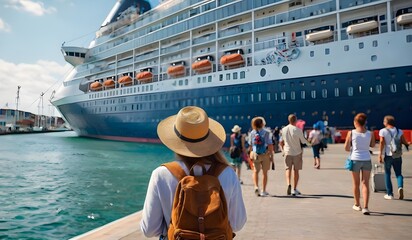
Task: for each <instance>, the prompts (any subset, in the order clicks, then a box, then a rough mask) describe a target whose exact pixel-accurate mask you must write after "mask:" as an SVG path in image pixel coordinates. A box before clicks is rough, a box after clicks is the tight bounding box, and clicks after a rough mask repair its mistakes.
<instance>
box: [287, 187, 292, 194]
mask: <svg viewBox="0 0 412 240" xmlns="http://www.w3.org/2000/svg"><path fill="white" fill-rule="evenodd" d="M291 189H292V186H290V185H289V186H288V190H286V194H287V195H290V191H291Z"/></svg>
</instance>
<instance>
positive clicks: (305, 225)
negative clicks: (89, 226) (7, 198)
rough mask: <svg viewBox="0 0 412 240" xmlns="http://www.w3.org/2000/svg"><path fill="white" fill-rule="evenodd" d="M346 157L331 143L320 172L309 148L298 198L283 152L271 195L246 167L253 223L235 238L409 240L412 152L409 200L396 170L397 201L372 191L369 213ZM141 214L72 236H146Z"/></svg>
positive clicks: (407, 158)
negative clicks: (290, 190) (258, 187)
mask: <svg viewBox="0 0 412 240" xmlns="http://www.w3.org/2000/svg"><path fill="white" fill-rule="evenodd" d="M377 151H378V150H377V148H375V149H374V153H375V154H374V155H373V156H372V161H373V163H377V161H378V156H377ZM347 155H348V153H346V152H345V151H344V150H343V144H336V145H332V144H329V145H328V149H327V150H325V154H323V155H321V169H320V170H317V169H314V168H313V158H312V150H311V149H310V148H306V149H305V151H304V164H303V170H302V171H301V174H300V181H299V186H298V189H299V190H300V191H301V192H302V195H301V196H298V197H292V196H287V195H286V181H285V171H284V164H283V160H282V157H281V155H280V154H276V155H275V163H276V170H275V171H271V170H270V172H269V183H268V188H267V191H268V192H269V193H270V194H271V195H272V196H271V197H256V196H255V194H254V191H253V190H254V189H253V184H252V177H251V175H252V172H251V171H247V170H246V168H243V169H242V170H243V171H242V180H243V182H244V184H243V185H242V190H243V197H244V201H245V205H246V210H247V215H248V221H247V223H246V225H245V227H244V228H243V229H242V230H241V231H240V232H238V233H236V234H237V236H236V238H235V239H237V240H242V239H244V240H254V239H256V240H258V239H259V240H260V239H325V240H326V239H328V240H329V239H331V238H332V239H345V240H346V239H385V240H386V239H409V238H410V237H411V234H412V229H411V227H412V151H411V152H406V153H404V156H403V168H402V169H403V176H404V190H405V199H404V200H398V193H397V183H396V179H395V176H394V173H393V174H392V183H393V187H394V190H395V191H394V195H395V199H394V200H385V199H384V198H383V196H384V195H385V193H384V192H376V193H374V192H372V191H371V195H370V203H369V210H370V211H371V215H370V216H366V215H362V213H361V212H356V211H354V210H352V205H353V202H354V200H353V197H352V196H353V194H352V178H351V174H350V172H349V171H347V170H345V169H343V165H344V162H345V159H346V157H347ZM260 180H261V179H260ZM361 202H362V199H361ZM140 216H141V215H140V212H137V213H135V214H132V215H130V216H127V217H125V218H122V219H120V220H117V221H115V222H113V223H110V224H108V225H105V226H103V227H101V228H98V229H96V230H93V231H91V232H88V233H85V234H83V235H81V236H78V237H76V238H73V239H79V240H80V239H81V240H88V239H107V240H109V239H110V240H115V239H116V240H117V239H122V240H128V239H147V238H145V237H144V236H143V234H142V233H141V232H140V230H139V221H140ZM151 239H158V238H151Z"/></svg>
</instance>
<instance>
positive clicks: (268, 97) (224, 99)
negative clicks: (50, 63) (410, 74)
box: [83, 82, 412, 113]
mask: <svg viewBox="0 0 412 240" xmlns="http://www.w3.org/2000/svg"><path fill="white" fill-rule="evenodd" d="M389 90H390V92H391V93H396V92H397V91H398V90H397V85H396V84H395V83H392V84H390V85H389ZM405 90H406V91H407V92H411V91H412V82H407V83H405ZM355 91H357V92H356V93H359V94H361V93H373V92H374V91H375V92H376V93H377V94H382V93H383V87H382V85H376V86H375V88H373V87H370V88H369V89H366V90H364V89H363V88H362V86H358V87H357V88H354V87H348V88H347V96H349V97H352V96H354V94H355ZM307 93H308V92H307V91H300V92H295V91H291V92H290V93H289V94H287V93H286V92H280V93H279V94H278V93H269V92H268V93H266V94H262V93H251V94H242V95H232V96H228V95H227V96H218V97H205V98H199V99H184V100H176V101H174V102H170V101H169V102H146V103H137V104H131V105H123V106H110V107H93V108H89V111H92V113H102V112H118V111H120V112H122V111H134V110H149V109H169V108H181V107H184V106H189V105H196V106H200V107H202V106H210V105H215V104H231V103H232V104H233V103H235V104H241V103H254V102H263V101H273V100H274V101H279V100H296V99H297V97H298V96H299V95H300V99H302V100H303V99H306V98H308V99H316V98H319V97H318V91H316V90H312V91H309V94H310V96H306V94H307ZM328 94H329V93H328V90H327V89H322V90H321V92H320V97H321V98H327V97H328ZM333 95H334V97H340V96H341V89H339V88H335V89H334V91H333ZM264 98H265V99H264ZM147 99H148V98H147V96H146V100H147ZM135 100H136V101H137V100H139V98H138V97H136V98H135ZM140 100H143V99H140ZM99 103H101V104H102V105H106V104H110V105H112V104H116V101H115V100H113V99H112V100H105V101H101V102H99ZM118 103H120V104H122V103H126V98H122V99H119V100H118ZM97 104H98V103H97V102H96V101H95V102H88V103H84V105H83V107H92V106H96V105H97Z"/></svg>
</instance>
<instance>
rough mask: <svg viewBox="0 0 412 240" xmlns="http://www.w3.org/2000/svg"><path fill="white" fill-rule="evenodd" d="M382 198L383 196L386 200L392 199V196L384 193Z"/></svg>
mask: <svg viewBox="0 0 412 240" xmlns="http://www.w3.org/2000/svg"><path fill="white" fill-rule="evenodd" d="M384 198H385V199H386V200H392V199H393V196H392V195H388V194H386V195H385V196H384Z"/></svg>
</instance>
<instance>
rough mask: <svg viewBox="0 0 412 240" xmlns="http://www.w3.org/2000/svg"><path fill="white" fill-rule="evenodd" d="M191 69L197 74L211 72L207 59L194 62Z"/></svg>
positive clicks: (210, 64)
mask: <svg viewBox="0 0 412 240" xmlns="http://www.w3.org/2000/svg"><path fill="white" fill-rule="evenodd" d="M192 69H193V70H194V71H196V72H197V73H208V72H210V71H211V70H212V63H211V62H210V61H209V60H207V59H203V60H200V61H196V62H194V63H193V64H192Z"/></svg>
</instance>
